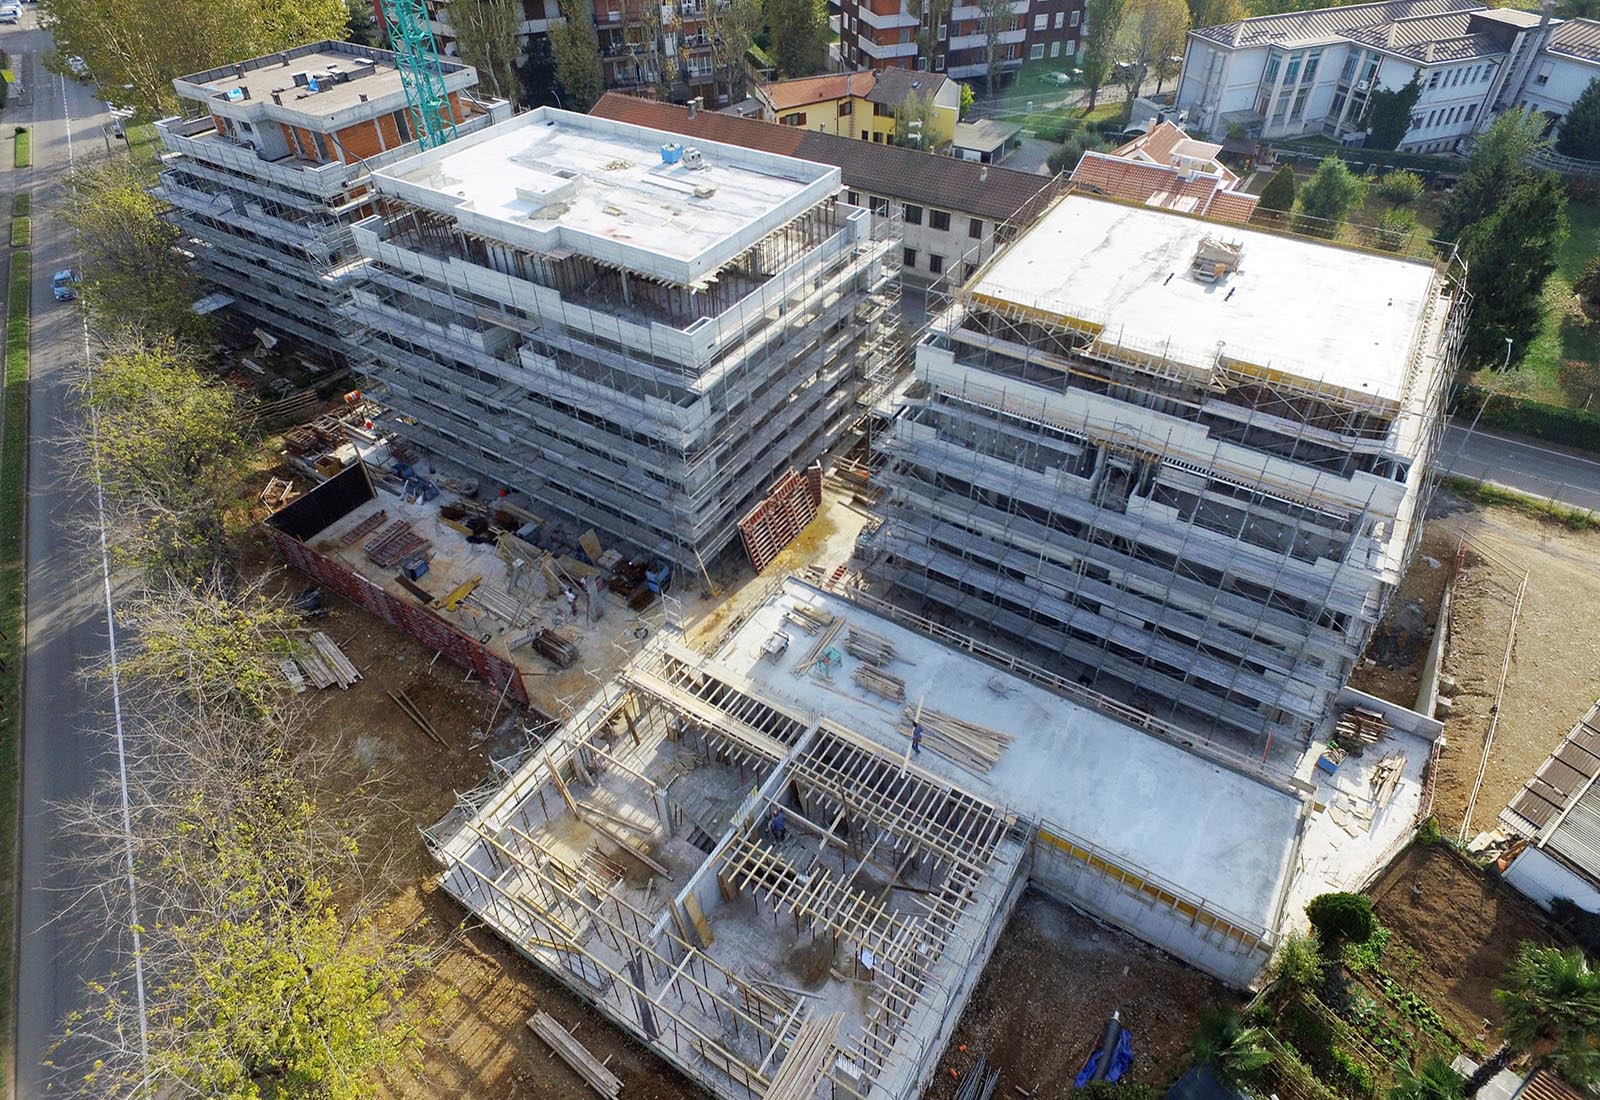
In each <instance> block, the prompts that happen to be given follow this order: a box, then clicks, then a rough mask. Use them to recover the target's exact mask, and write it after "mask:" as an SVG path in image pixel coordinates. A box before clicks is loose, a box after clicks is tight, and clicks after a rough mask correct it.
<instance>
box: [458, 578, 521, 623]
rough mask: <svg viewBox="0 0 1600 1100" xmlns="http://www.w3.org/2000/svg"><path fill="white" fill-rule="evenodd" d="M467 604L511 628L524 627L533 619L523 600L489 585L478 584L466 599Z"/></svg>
mask: <svg viewBox="0 0 1600 1100" xmlns="http://www.w3.org/2000/svg"><path fill="white" fill-rule="evenodd" d="M467 602H468V603H470V604H473V605H474V606H476V607H481V608H483V609H484V610H485V611H487V612H488V613H489V614H491V615H493V616H494V617H495V618H497V619H499V620H500V621H501V622H503V623H507V624H509V625H511V626H526V625H527V624H528V623H529V622H531V621H532V619H533V614H532V612H530V611H529V609H528V601H527V600H526V599H525V598H519V597H516V596H513V595H512V594H511V593H509V592H506V591H504V590H503V589H500V588H496V587H494V586H493V585H490V584H480V585H479V586H478V587H477V588H476V589H474V590H473V592H472V594H471V595H469V596H468V597H467Z"/></svg>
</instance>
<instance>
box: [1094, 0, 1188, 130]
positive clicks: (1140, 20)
mask: <svg viewBox="0 0 1600 1100" xmlns="http://www.w3.org/2000/svg"><path fill="white" fill-rule="evenodd" d="M1188 30H1189V8H1188V6H1187V5H1186V4H1185V3H1184V0H1127V7H1126V9H1125V11H1124V13H1123V17H1122V21H1121V24H1120V25H1119V26H1118V28H1117V34H1116V37H1115V40H1114V44H1113V46H1112V52H1113V56H1114V57H1115V58H1116V60H1117V61H1120V62H1122V63H1123V65H1124V66H1125V67H1124V69H1123V70H1122V71H1123V72H1124V73H1125V74H1127V76H1126V82H1127V88H1128V102H1129V103H1130V104H1131V103H1132V102H1133V100H1134V99H1135V98H1136V97H1137V96H1138V94H1139V89H1140V88H1142V87H1143V86H1144V83H1145V80H1146V79H1147V78H1148V77H1149V76H1150V72H1151V70H1152V69H1153V68H1155V69H1159V68H1160V67H1161V66H1162V65H1163V64H1164V62H1165V60H1166V58H1168V57H1171V56H1174V55H1176V54H1178V53H1180V52H1182V50H1183V37H1184V35H1185V34H1187V33H1188ZM1158 90H1159V88H1158ZM1129 110H1130V111H1131V110H1132V108H1131V107H1130V108H1129ZM1128 121H1129V122H1144V121H1145V120H1144V119H1139V118H1130V119H1129V120H1128Z"/></svg>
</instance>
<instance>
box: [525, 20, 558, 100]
mask: <svg viewBox="0 0 1600 1100" xmlns="http://www.w3.org/2000/svg"><path fill="white" fill-rule="evenodd" d="M517 83H518V85H519V86H520V88H521V102H522V105H523V106H524V107H556V106H559V105H560V103H561V91H560V88H559V86H558V85H557V84H556V59H555V55H554V54H553V53H551V52H550V38H549V36H548V35H543V34H534V35H529V36H528V52H527V54H526V56H524V57H523V59H522V64H521V65H520V66H519V67H518V69H517Z"/></svg>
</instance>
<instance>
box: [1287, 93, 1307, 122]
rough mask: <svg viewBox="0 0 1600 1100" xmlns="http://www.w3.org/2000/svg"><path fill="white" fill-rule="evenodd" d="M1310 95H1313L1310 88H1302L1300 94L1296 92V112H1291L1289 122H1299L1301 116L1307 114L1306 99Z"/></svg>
mask: <svg viewBox="0 0 1600 1100" xmlns="http://www.w3.org/2000/svg"><path fill="white" fill-rule="evenodd" d="M1310 94H1311V89H1310V88H1301V89H1300V90H1299V91H1298V92H1296V93H1295V94H1294V110H1292V111H1290V112H1289V121H1290V122H1299V121H1300V116H1301V115H1303V114H1304V113H1305V110H1306V97H1307V96H1309V95H1310Z"/></svg>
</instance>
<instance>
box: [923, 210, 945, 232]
mask: <svg viewBox="0 0 1600 1100" xmlns="http://www.w3.org/2000/svg"><path fill="white" fill-rule="evenodd" d="M928 228H929V229H937V230H939V231H941V232H948V231H949V229H950V212H949V211H948V210H930V211H928Z"/></svg>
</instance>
